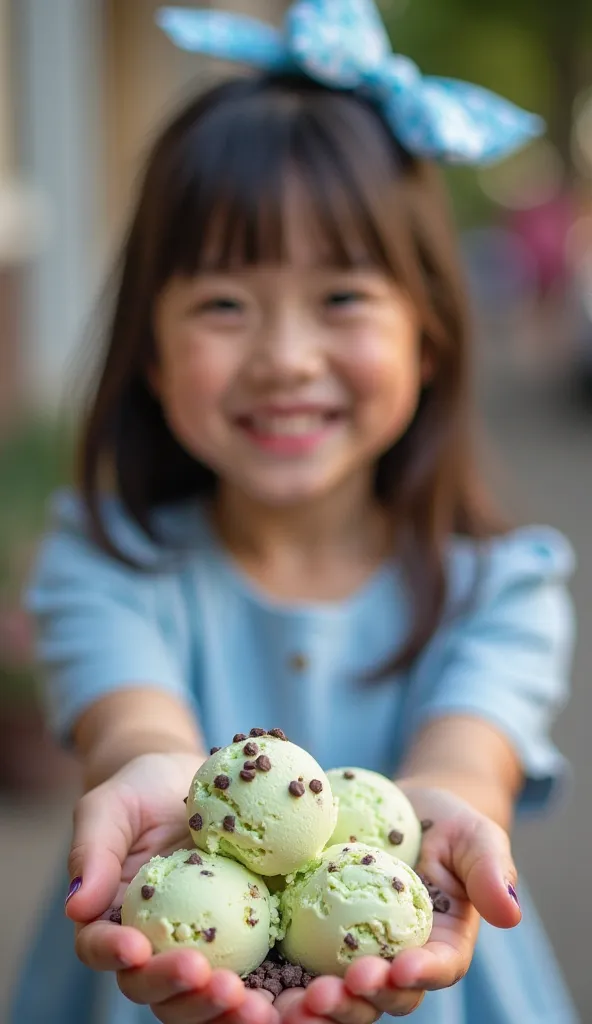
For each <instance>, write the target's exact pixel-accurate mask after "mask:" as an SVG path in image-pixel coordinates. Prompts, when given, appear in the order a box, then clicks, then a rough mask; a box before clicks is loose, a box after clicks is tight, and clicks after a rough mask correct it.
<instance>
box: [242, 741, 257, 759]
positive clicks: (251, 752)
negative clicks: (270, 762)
mask: <svg viewBox="0 0 592 1024" xmlns="http://www.w3.org/2000/svg"><path fill="white" fill-rule="evenodd" d="M258 753H259V747H258V746H257V744H256V743H245V745H244V747H243V754H245V755H246V756H247V757H255V755H256V754H258Z"/></svg>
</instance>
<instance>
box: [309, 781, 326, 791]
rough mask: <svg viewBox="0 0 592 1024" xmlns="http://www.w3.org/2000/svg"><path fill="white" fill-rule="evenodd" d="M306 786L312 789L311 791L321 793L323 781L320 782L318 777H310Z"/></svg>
mask: <svg viewBox="0 0 592 1024" xmlns="http://www.w3.org/2000/svg"><path fill="white" fill-rule="evenodd" d="M308 788H309V789H312V791H313V793H322V792H323V783H322V782H321V780H320V779H311V781H310V782H309V784H308Z"/></svg>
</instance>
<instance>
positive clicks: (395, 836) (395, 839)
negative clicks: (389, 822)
mask: <svg viewBox="0 0 592 1024" xmlns="http://www.w3.org/2000/svg"><path fill="white" fill-rule="evenodd" d="M404 838H405V836H404V835H403V833H402V832H399V831H398V830H397V829H396V828H394V829H392V830H391V831H390V832H389V834H388V841H389V843H390V844H391V846H400V845H401V843H402V842H403V840H404Z"/></svg>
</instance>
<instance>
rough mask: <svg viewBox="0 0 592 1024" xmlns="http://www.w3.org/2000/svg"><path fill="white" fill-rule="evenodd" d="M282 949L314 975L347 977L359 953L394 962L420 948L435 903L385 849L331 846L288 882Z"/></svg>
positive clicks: (282, 900)
mask: <svg viewBox="0 0 592 1024" xmlns="http://www.w3.org/2000/svg"><path fill="white" fill-rule="evenodd" d="M287 883H288V884H287V886H286V889H285V890H284V892H283V893H282V894H281V895H280V914H281V927H282V932H283V933H284V938H283V941H282V943H281V952H282V953H283V955H284V956H285V957H286V958H287V959H288V960H290V961H291V962H292V963H295V964H300V965H301V966H302V967H304V968H305V970H307V971H309V972H310V973H311V974H337V975H343V974H345V972H346V970H347V968H348V967H349V966H350V964H351V963H352V961H353V960H355V959H357V957H360V956H380V957H384V958H385V959H392V958H393V957H395V956H396V955H397V953H400V952H401V951H402V950H404V949H410V948H411V947H414V946H423V945H424V944H425V943H426V942H427V940H428V938H429V935H430V932H431V930H432V916H433V913H432V903H431V900H430V896H429V893H428V891H427V889H426V888H425V886H424V885H423V883H422V882H421V880H420V879H419V878H418V876H417V875H416V874H415V872H414V871H413V870H412V869H411V868H410V867H409V866H408V865H407V864H404V863H403V862H402V861H398V860H396V858H393V857H391V856H390V855H389V854H387V853H384V851H382V850H379V849H376V848H374V847H371V846H367V845H365V844H364V843H353V844H350V845H347V846H341V845H337V846H332V847H330V848H329V849H328V850H325V851H324V853H323V854H322V855H321V857H320V858H319V859H317V860H316V861H314V862H313V863H311V864H310V865H309V866H308V867H306V868H304V869H303V870H301V871H299V872H297V873H296V874H295V875H294V876H293V877H291V878H289V879H288V880H287Z"/></svg>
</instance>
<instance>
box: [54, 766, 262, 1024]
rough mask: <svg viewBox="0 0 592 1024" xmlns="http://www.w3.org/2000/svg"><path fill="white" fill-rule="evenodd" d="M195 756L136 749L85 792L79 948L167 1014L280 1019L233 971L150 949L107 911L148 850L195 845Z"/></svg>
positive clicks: (76, 870)
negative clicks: (191, 806)
mask: <svg viewBox="0 0 592 1024" xmlns="http://www.w3.org/2000/svg"><path fill="white" fill-rule="evenodd" d="M198 766H199V761H198V759H197V758H196V757H193V756H189V755H187V754H149V755H144V756H142V757H138V758H136V759H135V760H133V761H131V762H130V763H129V764H128V765H126V766H125V767H124V768H122V769H121V770H120V771H119V772H117V774H116V775H114V776H113V777H112V778H111V779H109V780H108V781H107V782H104V783H102V785H100V786H97V788H96V789H93V790H91V791H90V792H89V793H87V794H86V795H85V796H84V797H82V799H81V800H80V801H79V803H78V805H77V807H76V810H75V814H74V837H73V840H72V848H71V852H70V857H69V862H68V863H69V869H70V877H71V879H72V884H71V886H70V892H71V893H72V895H71V896H69V898H68V900H67V909H66V912H67V914H68V916H69V917H70V918H71V919H72V920H73V921H75V922H77V935H76V950H77V953H78V956H79V957H80V959H81V960H82V962H83V963H85V964H86V965H87V966H88V967H91V968H93V969H94V970H99V971H116V972H117V977H118V982H119V987H120V989H121V991H122V992H123V993H124V995H126V996H127V997H128V998H129V999H131V1000H132V1002H134V1003H139V1004H142V1005H148V1006H150V1008H151V1009H152V1012H153V1013H154V1015H155V1017H156V1018H157V1019H158V1020H160V1021H162V1022H163V1024H187V1022H188V1021H191V1024H201V1022H204V1024H205V1022H208V1021H213V1020H215V1019H216V1018H218V1017H221V1016H222V1015H224V1024H227V1022H230V1024H276V1022H277V1021H278V1019H279V1018H278V1013H277V1011H276V1010H275V1009H274V1008H273V1006H272V1005H271V1004H270V1002H269V1001H268V1000H267V999H266V998H265V997H264V996H263V995H262V994H261V993H258V992H254V991H247V990H246V989H245V987H244V985H243V983H242V981H241V980H240V978H238V976H237V975H236V974H233V973H232V972H231V971H222V970H216V971H213V970H212V968H211V967H210V965H209V963H208V961H207V960H206V959H205V957H203V956H201V954H199V953H197V952H195V951H194V950H189V949H186V950H179V951H178V952H177V951H173V952H168V953H161V954H159V955H157V956H153V955H152V949H151V946H150V943H149V941H148V939H146V938H145V936H144V935H142V933H141V932H139V931H137V929H135V928H124V927H121V926H120V925H119V924H115V923H113V922H112V921H111V920H110V914H111V911H112V908H114V907H119V906H121V903H122V902H123V895H124V893H125V890H126V888H127V885H128V884H129V882H130V881H131V879H132V878H133V877H134V875H135V874H136V872H137V871H138V870H139V868H140V867H141V865H142V864H145V863H146V861H147V860H149V859H150V857H153V856H155V855H156V854H162V855H165V856H166V855H167V854H169V853H172V852H173V851H174V850H178V849H182V848H183V847H188V848H190V849H191V848H192V847H193V842H192V840H191V836H190V833H189V831H188V828H187V819H186V813H185V807H184V804H183V799H184V797H185V796H186V795H187V793H188V791H189V784H190V782H191V779H192V777H193V775H194V773H195V771H196V770H197V768H198Z"/></svg>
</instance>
